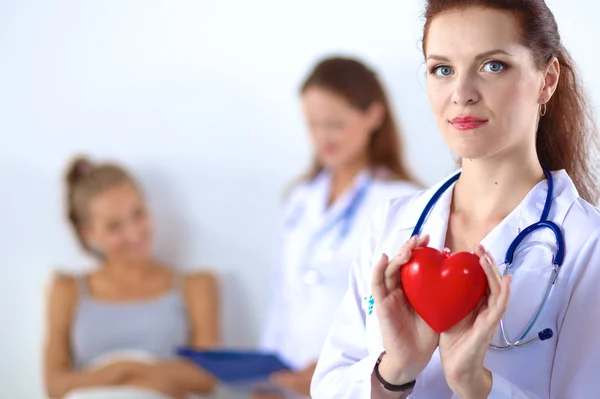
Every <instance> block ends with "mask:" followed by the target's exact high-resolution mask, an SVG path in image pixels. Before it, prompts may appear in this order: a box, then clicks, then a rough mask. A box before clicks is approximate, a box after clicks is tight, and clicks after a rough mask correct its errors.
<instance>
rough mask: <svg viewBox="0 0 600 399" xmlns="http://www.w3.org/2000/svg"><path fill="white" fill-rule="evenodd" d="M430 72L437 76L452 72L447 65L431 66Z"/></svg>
mask: <svg viewBox="0 0 600 399" xmlns="http://www.w3.org/2000/svg"><path fill="white" fill-rule="evenodd" d="M431 72H432V73H434V74H435V75H437V76H448V75H450V74H452V68H450V67H449V66H448V65H438V66H436V67H433V69H432V71H431Z"/></svg>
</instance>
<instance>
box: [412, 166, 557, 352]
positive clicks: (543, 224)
mask: <svg viewBox="0 0 600 399" xmlns="http://www.w3.org/2000/svg"><path fill="white" fill-rule="evenodd" d="M544 173H545V174H546V179H547V181H548V192H547V194H546V201H545V203H544V209H543V210H542V216H541V217H540V220H539V222H536V223H534V224H532V225H530V226H528V227H526V228H525V229H524V230H523V231H521V232H520V233H519V234H518V235H517V237H516V238H515V239H514V240H513V242H512V243H511V244H510V246H509V247H508V249H507V251H506V257H505V260H504V263H503V264H504V265H505V268H504V272H503V274H504V275H507V274H509V273H511V274H512V266H513V260H514V258H515V255H516V254H517V253H518V252H520V251H522V250H524V249H525V248H528V247H531V246H533V245H536V244H540V243H538V242H531V243H529V244H525V245H523V246H522V247H520V248H519V244H521V242H522V241H523V240H524V239H525V238H526V237H527V236H528V235H529V234H531V233H533V232H534V231H536V230H539V229H542V228H548V229H550V230H552V232H553V233H554V236H555V238H556V246H557V249H556V252H554V251H552V247H551V246H550V245H547V244H545V243H541V244H543V245H545V246H547V247H548V248H549V249H550V250H551V251H552V252H553V257H552V267H553V270H552V274H551V275H550V278H549V279H548V283H547V286H546V292H545V294H544V298H543V299H542V302H541V303H540V306H539V307H538V308H537V310H536V312H535V315H534V316H533V318H532V319H531V321H530V322H529V324H528V325H527V327H526V328H525V330H524V331H523V333H522V334H521V335H520V336H519V338H518V339H517V340H516V341H514V342H512V341H511V340H510V339H509V337H508V332H507V328H506V321H505V319H504V316H503V317H502V320H500V330H501V332H502V338H503V340H504V343H505V345H494V344H490V347H491V348H493V349H498V350H504V349H509V348H519V347H523V346H526V345H528V344H531V343H532V342H534V341H536V340H538V339H539V340H540V341H544V340H547V339H549V338H552V336H553V335H554V332H553V331H552V329H550V328H546V329H543V330H541V331H539V332H538V333H537V335H536V336H535V337H533V338H530V339H528V340H524V339H525V337H526V336H527V334H529V332H530V331H531V329H532V328H533V326H534V324H535V322H536V321H537V320H538V318H539V316H540V314H541V313H542V310H543V309H544V305H545V304H546V302H547V300H548V296H549V295H550V290H551V288H552V286H553V285H554V283H555V282H556V278H557V276H558V271H559V269H560V267H561V265H562V262H563V260H564V257H565V241H564V237H563V233H562V230H561V229H560V227H558V225H557V224H556V223H554V222H552V221H550V220H548V215H549V214H550V207H551V206H552V200H553V194H554V179H553V178H552V174H551V173H550V171H549V170H547V169H546V168H544ZM459 176H460V172H458V173H456V174H455V175H454V176H452V177H451V178H450V179H448V180H447V181H446V182H445V183H444V184H443V185H442V186H441V187H440V188H439V189H438V190H437V191H436V192H435V194H433V196H432V197H431V199H430V200H429V202H428V203H427V205H426V206H425V209H423V212H422V213H421V216H419V220H418V221H417V224H416V226H415V228H414V230H413V232H412V234H411V237H412V236H414V235H418V234H420V233H421V230H422V228H423V224H424V223H425V220H426V219H427V217H428V216H429V213H430V212H431V210H432V209H433V207H434V206H435V204H436V203H437V201H438V200H439V199H440V197H441V196H442V194H443V193H444V192H445V191H446V190H447V189H448V188H449V187H450V186H451V185H452V184H453V183H454V182H456V181H457V180H458V178H459Z"/></svg>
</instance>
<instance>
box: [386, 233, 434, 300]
mask: <svg viewBox="0 0 600 399" xmlns="http://www.w3.org/2000/svg"><path fill="white" fill-rule="evenodd" d="M428 243H429V235H425V236H423V237H418V236H412V237H411V238H410V239H409V240H408V241H407V242H405V243H404V245H402V247H401V248H400V250H399V251H398V254H397V255H396V256H395V257H394V258H392V260H391V261H390V263H389V264H388V265H387V267H386V269H385V285H386V289H387V292H388V293H390V292H392V291H394V290H395V289H397V288H399V287H400V268H401V267H402V266H403V265H404V264H406V263H407V262H408V261H409V260H410V258H411V257H412V251H413V249H415V248H417V247H422V246H425V245H427V244H428Z"/></svg>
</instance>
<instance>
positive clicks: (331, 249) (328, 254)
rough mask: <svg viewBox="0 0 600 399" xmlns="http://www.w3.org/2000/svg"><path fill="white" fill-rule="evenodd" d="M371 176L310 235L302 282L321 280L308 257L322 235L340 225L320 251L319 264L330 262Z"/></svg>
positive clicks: (312, 252)
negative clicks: (334, 234) (334, 235)
mask: <svg viewBox="0 0 600 399" xmlns="http://www.w3.org/2000/svg"><path fill="white" fill-rule="evenodd" d="M371 184H372V179H371V177H367V178H365V180H364V181H363V182H362V184H360V185H359V186H358V188H357V189H355V191H354V193H352V197H351V199H350V201H349V202H348V204H347V205H346V207H345V208H344V210H343V211H342V212H340V213H339V214H338V215H337V217H335V218H334V219H332V220H331V221H330V222H329V223H327V224H326V225H325V226H323V227H322V228H321V229H319V230H318V231H317V232H316V233H315V234H314V235H313V237H312V239H311V241H310V243H309V245H308V248H307V251H306V256H305V259H304V262H303V268H304V270H303V278H304V282H305V283H307V284H310V285H316V284H319V283H321V281H322V278H323V277H322V273H321V272H320V271H319V270H317V269H316V268H315V267H312V266H311V262H310V259H309V258H310V257H311V256H312V255H313V254H314V253H315V248H316V246H317V245H319V243H320V242H321V241H322V240H323V237H324V236H325V235H326V234H328V233H330V232H331V230H332V229H333V228H335V227H336V226H338V225H340V230H339V233H338V234H337V236H336V237H335V238H334V240H333V242H332V243H331V244H330V245H329V246H328V248H327V249H323V250H321V251H319V252H320V256H319V259H318V260H319V264H321V265H322V264H328V263H329V262H331V261H332V260H333V258H334V256H335V254H336V253H337V250H338V249H339V248H340V246H341V245H342V242H343V241H344V239H345V238H346V237H347V236H348V234H350V230H351V227H352V223H353V221H354V219H355V217H356V214H357V212H358V210H359V208H360V206H361V205H362V203H363V202H364V200H365V197H366V195H367V192H368V191H369V188H370V187H371Z"/></svg>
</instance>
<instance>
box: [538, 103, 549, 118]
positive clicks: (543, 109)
mask: <svg viewBox="0 0 600 399" xmlns="http://www.w3.org/2000/svg"><path fill="white" fill-rule="evenodd" d="M546 111H548V107H547V106H546V103H544V104H542V105H540V116H544V115H546Z"/></svg>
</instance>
